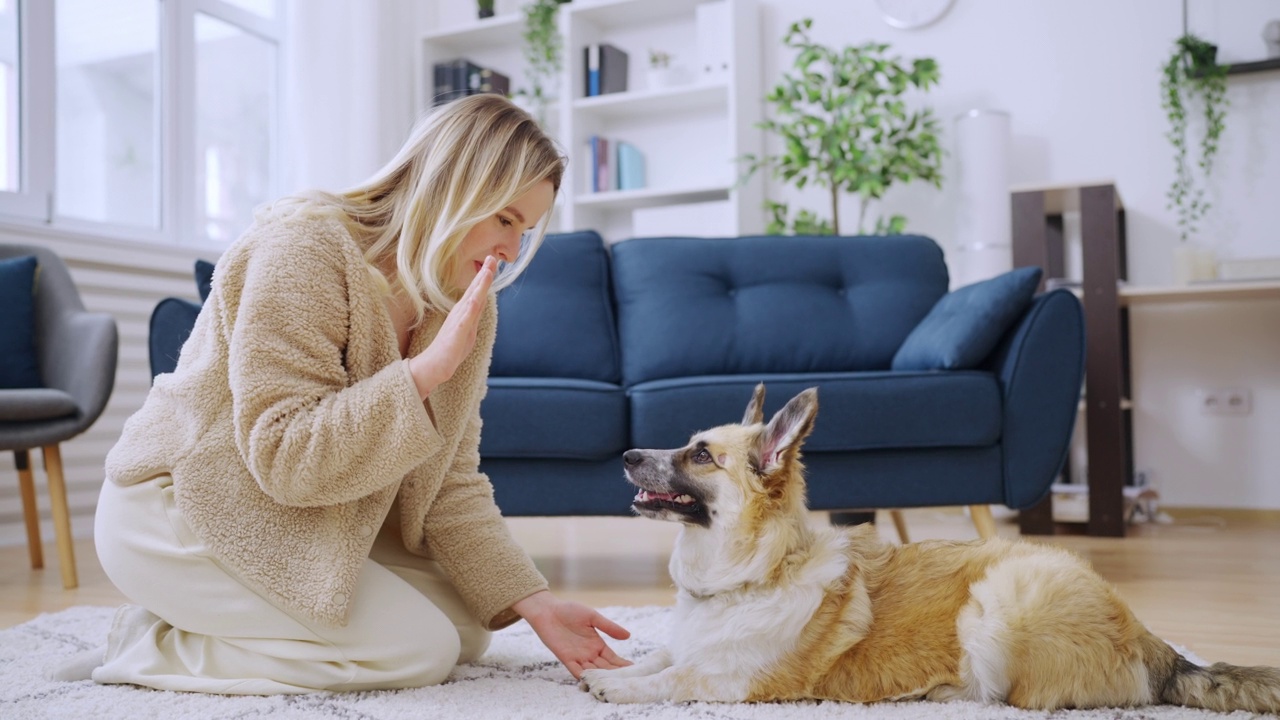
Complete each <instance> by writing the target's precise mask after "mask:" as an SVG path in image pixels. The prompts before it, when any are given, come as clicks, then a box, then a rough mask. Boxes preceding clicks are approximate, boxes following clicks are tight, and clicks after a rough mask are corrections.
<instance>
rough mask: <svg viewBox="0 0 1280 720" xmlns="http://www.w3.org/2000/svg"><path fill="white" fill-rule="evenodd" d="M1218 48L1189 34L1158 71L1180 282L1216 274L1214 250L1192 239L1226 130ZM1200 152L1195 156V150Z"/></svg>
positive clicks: (1222, 68) (1223, 67)
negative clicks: (1195, 134) (1168, 147)
mask: <svg viewBox="0 0 1280 720" xmlns="http://www.w3.org/2000/svg"><path fill="white" fill-rule="evenodd" d="M1217 50H1218V49H1217V47H1216V46H1215V45H1212V44H1211V43H1208V42H1205V41H1204V40H1202V39H1201V38H1199V37H1196V36H1195V35H1192V34H1190V33H1187V34H1184V35H1182V36H1181V37H1179V38H1178V39H1177V40H1175V41H1174V44H1173V52H1172V53H1171V54H1170V55H1169V58H1168V60H1166V61H1165V64H1164V67H1163V69H1162V72H1161V75H1160V105H1161V107H1163V108H1164V111H1165V115H1166V116H1167V117H1168V119H1169V132H1168V133H1166V134H1165V137H1167V138H1168V139H1169V143H1170V144H1171V145H1173V182H1172V183H1171V184H1170V185H1169V190H1168V192H1167V193H1166V197H1167V198H1168V200H1169V204H1168V207H1169V208H1170V209H1172V210H1174V211H1175V212H1176V213H1177V223H1178V237H1179V240H1181V242H1180V243H1179V247H1178V249H1177V250H1176V251H1175V255H1174V257H1175V272H1176V275H1177V277H1178V279H1179V280H1180V281H1182V282H1188V281H1191V280H1205V279H1211V278H1212V277H1214V276H1215V275H1216V269H1215V265H1214V259H1213V253H1212V251H1211V250H1210V249H1208V248H1204V247H1200V246H1198V245H1197V244H1196V243H1195V242H1193V240H1192V238H1193V236H1194V235H1195V233H1196V230H1197V224H1198V223H1199V221H1200V220H1201V219H1203V218H1204V215H1205V213H1206V212H1207V211H1208V210H1209V201H1208V200H1207V199H1206V198H1205V185H1206V184H1207V183H1208V181H1209V178H1210V176H1211V175H1212V173H1213V160H1214V157H1215V156H1216V155H1217V153H1218V141H1219V139H1220V138H1221V137H1222V131H1223V130H1224V129H1225V124H1224V122H1223V121H1224V120H1225V119H1226V112H1227V67H1228V66H1226V65H1219V64H1218V62H1217ZM1193 114H1198V115H1199V117H1200V119H1201V121H1200V122H1199V123H1198V124H1197V128H1196V129H1197V130H1198V131H1199V132H1200V133H1201V134H1200V138H1199V142H1195V141H1194V139H1193V138H1191V137H1190V134H1191V133H1190V130H1191V127H1190V123H1189V119H1190V118H1191V117H1192V116H1193ZM1192 147H1194V148H1195V150H1196V152H1195V155H1194V158H1193V155H1192V152H1191V149H1192Z"/></svg>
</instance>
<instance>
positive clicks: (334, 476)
mask: <svg viewBox="0 0 1280 720" xmlns="http://www.w3.org/2000/svg"><path fill="white" fill-rule="evenodd" d="M314 227H315V228H316V231H315V232H316V235H317V237H315V238H314V241H313V242H310V243H307V244H305V245H302V246H300V245H299V244H298V243H297V242H296V240H295V241H293V242H286V241H284V240H276V239H275V238H273V237H271V236H266V237H264V238H262V241H261V242H259V243H257V244H256V245H255V247H254V250H253V251H252V252H253V254H252V256H251V257H248V258H246V259H245V260H244V270H243V278H244V283H243V288H241V289H240V290H239V293H240V294H239V297H237V298H229V299H228V302H225V303H224V304H223V307H224V308H226V310H225V312H226V313H227V316H226V317H225V318H224V319H223V322H224V326H225V329H224V332H226V333H227V334H228V335H229V337H230V341H229V350H230V352H229V360H228V376H229V380H230V385H231V392H232V407H233V422H234V425H235V437H236V447H237V448H238V450H239V452H240V453H241V455H242V456H243V457H244V458H245V461H246V465H247V466H248V467H249V470H250V472H251V473H252V474H253V476H254V479H255V480H256V481H257V482H258V484H259V485H260V486H261V488H262V490H263V492H265V493H266V494H268V495H270V496H271V497H272V498H273V499H274V500H276V501H277V502H279V503H282V504H285V505H292V506H299V507H319V506H330V505H337V504H340V503H345V502H349V501H352V500H356V499H359V498H362V497H365V496H366V495H369V494H370V493H372V492H375V491H377V490H379V489H381V488H383V487H386V486H387V485H390V484H392V483H395V482H398V481H399V480H400V479H401V478H402V477H404V475H405V474H406V473H407V472H409V471H410V470H411V469H413V468H414V467H416V466H417V465H419V464H420V463H422V462H423V461H425V460H426V459H427V458H428V457H430V456H431V455H432V454H433V453H434V452H435V451H437V450H438V449H439V448H440V447H441V445H442V443H443V441H442V439H441V437H440V435H439V433H438V432H437V431H436V429H435V428H434V427H433V425H432V423H431V420H430V418H429V416H428V415H427V412H426V409H425V408H424V407H423V404H422V400H421V398H419V397H418V392H417V389H416V388H415V386H414V384H413V378H412V377H411V376H410V374H409V372H408V367H407V364H406V363H405V362H404V361H395V360H393V361H391V362H389V363H388V364H387V366H386V367H384V368H383V369H382V370H380V371H378V372H377V373H375V374H374V375H372V376H371V377H368V378H365V379H363V380H361V381H359V382H356V383H354V384H352V385H350V386H349V387H348V386H347V383H348V382H349V379H348V373H347V370H346V367H345V365H344V361H345V358H346V353H347V349H348V345H349V344H350V343H352V342H354V341H355V340H356V339H357V338H360V339H361V341H362V342H366V343H368V342H369V340H368V338H369V337H371V336H372V334H373V329H371V328H362V327H350V322H349V318H350V313H349V310H348V302H349V294H350V293H351V292H353V289H352V287H351V285H352V284H353V283H357V282H361V281H366V282H367V279H364V278H358V277H353V276H349V275H348V272H349V271H348V268H350V267H351V263H350V262H349V261H350V258H347V257H345V253H347V252H348V251H346V250H344V248H343V243H341V242H339V241H338V240H335V239H333V238H331V237H330V238H326V237H325V233H332V232H340V231H335V230H329V229H326V228H328V227H330V226H325V225H316V226H314ZM273 240H275V241H274V242H273ZM360 271H361V272H364V270H363V268H361V270H360ZM221 289H222V290H223V291H225V292H228V293H232V292H235V288H234V287H232V288H227V284H224V285H223V286H222V288H221ZM388 322H390V321H389V320H388ZM362 334H363V335H362ZM392 357H398V354H396V355H393V356H392Z"/></svg>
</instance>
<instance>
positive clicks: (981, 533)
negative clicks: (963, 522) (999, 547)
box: [969, 505, 999, 540]
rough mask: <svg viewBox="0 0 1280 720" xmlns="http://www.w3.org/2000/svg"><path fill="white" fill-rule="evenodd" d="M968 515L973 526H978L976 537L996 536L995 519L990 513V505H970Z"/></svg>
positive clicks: (988, 538)
mask: <svg viewBox="0 0 1280 720" xmlns="http://www.w3.org/2000/svg"><path fill="white" fill-rule="evenodd" d="M969 517H971V518H973V526H974V527H976V528H978V537H980V538H982V539H983V540H990V539H991V538H994V537H997V536H998V535H999V533H997V532H996V519H995V517H993V516H992V515H991V506H990V505H970V506H969Z"/></svg>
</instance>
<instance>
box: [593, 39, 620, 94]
mask: <svg viewBox="0 0 1280 720" xmlns="http://www.w3.org/2000/svg"><path fill="white" fill-rule="evenodd" d="M582 60H583V62H582V68H583V76H582V95H583V97H596V96H597V95H606V94H608V93H616V92H626V91H627V54H626V53H625V52H623V51H622V50H620V49H619V48H617V47H614V46H613V45H610V44H608V43H592V44H590V45H587V46H586V47H584V48H583V49H582Z"/></svg>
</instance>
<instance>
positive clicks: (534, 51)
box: [517, 0, 563, 127]
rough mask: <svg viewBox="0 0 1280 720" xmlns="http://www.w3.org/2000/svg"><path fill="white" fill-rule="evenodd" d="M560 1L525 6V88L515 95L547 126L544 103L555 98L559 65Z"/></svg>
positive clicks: (539, 1)
mask: <svg viewBox="0 0 1280 720" xmlns="http://www.w3.org/2000/svg"><path fill="white" fill-rule="evenodd" d="M560 5H561V3H560V2H558V1H557V0H532V2H529V3H528V4H526V5H525V6H524V33H523V35H522V37H523V39H524V61H525V76H526V78H527V80H528V82H529V87H528V89H522V90H520V91H519V92H518V93H517V96H519V97H523V98H526V99H527V100H528V101H529V102H530V103H532V106H533V107H532V110H533V114H534V117H536V118H537V119H538V123H539V124H540V125H542V126H543V127H546V126H547V105H548V104H549V103H550V102H551V100H552V99H554V93H555V89H556V86H557V85H558V83H559V76H560V69H561V67H562V63H563V60H562V57H561V51H562V49H563V41H562V40H561V38H560V23H559V16H560Z"/></svg>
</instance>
